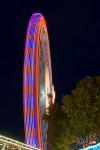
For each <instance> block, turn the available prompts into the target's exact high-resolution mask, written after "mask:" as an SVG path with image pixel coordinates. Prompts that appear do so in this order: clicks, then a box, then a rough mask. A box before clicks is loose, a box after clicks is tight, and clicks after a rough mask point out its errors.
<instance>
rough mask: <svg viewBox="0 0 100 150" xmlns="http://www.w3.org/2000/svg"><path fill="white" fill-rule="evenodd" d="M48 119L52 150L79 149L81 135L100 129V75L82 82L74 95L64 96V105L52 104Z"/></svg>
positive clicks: (49, 139) (49, 140)
mask: <svg viewBox="0 0 100 150" xmlns="http://www.w3.org/2000/svg"><path fill="white" fill-rule="evenodd" d="M44 118H45V119H47V120H48V123H49V124H50V125H51V126H52V127H51V128H49V130H48V134H49V135H50V136H49V137H48V142H49V143H50V145H51V147H52V149H53V150H62V149H63V150H66V149H70V148H71V149H75V147H73V146H74V145H75V143H77V142H76V141H78V142H79V138H80V137H81V136H83V137H86V136H88V135H91V134H93V133H95V132H97V131H98V130H100V77H95V78H92V77H85V78H84V79H82V80H81V81H79V82H78V83H77V85H76V88H75V89H74V90H72V91H71V92H70V94H67V95H65V96H63V98H62V105H58V104H55V105H54V106H50V108H49V115H45V117H44ZM72 147H73V148H72Z"/></svg>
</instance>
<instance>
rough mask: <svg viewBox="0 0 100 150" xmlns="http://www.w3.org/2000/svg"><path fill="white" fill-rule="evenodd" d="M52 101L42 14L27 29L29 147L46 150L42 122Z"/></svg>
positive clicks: (25, 98) (25, 79) (25, 99)
mask: <svg viewBox="0 0 100 150" xmlns="http://www.w3.org/2000/svg"><path fill="white" fill-rule="evenodd" d="M51 97H52V98H51ZM53 102H54V89H53V85H52V71H51V59H50V47H49V39H48V32H47V27H46V22H45V19H44V17H43V16H42V14H40V13H35V14H33V15H32V16H31V18H30V21H29V25H28V29H27V35H26V43H25V53H24V70H23V104H24V126H25V137H26V143H27V144H28V145H31V146H35V147H37V148H40V149H41V150H46V147H47V128H48V124H47V122H46V121H44V120H42V116H43V113H44V112H46V108H47V107H48V106H49V105H50V104H51V103H53Z"/></svg>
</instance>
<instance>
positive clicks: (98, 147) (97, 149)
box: [80, 143, 100, 150]
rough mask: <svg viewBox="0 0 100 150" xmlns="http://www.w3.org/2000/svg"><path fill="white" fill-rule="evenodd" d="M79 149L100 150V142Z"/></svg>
mask: <svg viewBox="0 0 100 150" xmlns="http://www.w3.org/2000/svg"><path fill="white" fill-rule="evenodd" d="M80 150H100V143H98V144H96V145H93V146H89V147H87V148H84V149H80Z"/></svg>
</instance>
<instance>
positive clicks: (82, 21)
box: [0, 0, 100, 141]
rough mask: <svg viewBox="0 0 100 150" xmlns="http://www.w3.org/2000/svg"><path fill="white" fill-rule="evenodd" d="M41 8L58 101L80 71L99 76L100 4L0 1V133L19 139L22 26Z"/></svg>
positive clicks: (21, 133)
mask: <svg viewBox="0 0 100 150" xmlns="http://www.w3.org/2000/svg"><path fill="white" fill-rule="evenodd" d="M35 12H41V13H42V14H43V15H44V17H45V19H46V21H47V27H48V33H49V39H50V46H51V60H52V71H53V82H54V85H55V90H56V97H57V100H58V101H60V100H61V97H62V95H63V94H67V93H68V92H69V91H70V90H71V89H73V88H74V87H75V84H76V82H77V81H78V80H80V79H82V78H83V77H85V76H88V75H90V76H97V75H100V15H99V14H100V5H99V3H96V1H94V2H93V0H86V1H81V0H79V1H78V0H76V1H75V0H69V1H67V0H65V1H63V0H61V1H60V0H58V1H57V0H53V1H52V0H51V1H50V0H44V1H43V0H40V1H39V0H5V1H1V2H0V134H3V135H6V136H8V137H14V138H15V139H18V140H21V141H24V123H23V103H22V76H23V55H24V43H25V36H26V29H27V25H28V21H29V19H30V17H31V15H32V13H35Z"/></svg>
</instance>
